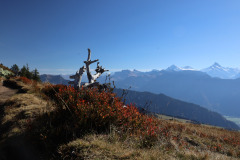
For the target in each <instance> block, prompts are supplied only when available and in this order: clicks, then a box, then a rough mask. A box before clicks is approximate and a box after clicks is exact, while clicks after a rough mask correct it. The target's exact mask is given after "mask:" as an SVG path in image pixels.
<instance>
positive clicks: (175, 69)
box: [166, 65, 182, 71]
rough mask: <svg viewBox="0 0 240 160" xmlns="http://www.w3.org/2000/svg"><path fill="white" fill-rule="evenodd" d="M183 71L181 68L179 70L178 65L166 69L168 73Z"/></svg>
mask: <svg viewBox="0 0 240 160" xmlns="http://www.w3.org/2000/svg"><path fill="white" fill-rule="evenodd" d="M181 70H182V69H181V68H179V67H178V66H176V65H171V66H170V67H168V68H167V69H166V71H181Z"/></svg>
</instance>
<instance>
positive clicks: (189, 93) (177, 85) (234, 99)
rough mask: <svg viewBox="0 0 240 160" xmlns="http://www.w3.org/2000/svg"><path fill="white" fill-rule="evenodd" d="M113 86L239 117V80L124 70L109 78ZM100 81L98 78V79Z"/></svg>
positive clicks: (190, 73)
mask: <svg viewBox="0 0 240 160" xmlns="http://www.w3.org/2000/svg"><path fill="white" fill-rule="evenodd" d="M111 79H112V80H113V81H114V82H115V85H116V87H118V88H124V89H127V88H129V87H130V86H131V90H135V91H148V92H152V93H156V94H160V93H163V94H166V95H167V96H170V97H173V98H176V99H179V100H182V101H186V102H191V103H195V104H198V105H201V106H204V107H207V108H208V109H210V110H214V111H217V112H219V113H221V114H224V115H229V116H237V117H240V110H239V106H240V79H220V78H213V77H210V76H209V75H208V74H206V73H204V72H201V71H193V70H181V71H169V70H162V71H157V70H154V71H150V72H139V71H129V70H124V71H121V72H115V73H114V74H113V75H112V78H111ZM99 81H100V82H101V79H99Z"/></svg>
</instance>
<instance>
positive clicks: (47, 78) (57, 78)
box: [40, 74, 69, 85]
mask: <svg viewBox="0 0 240 160" xmlns="http://www.w3.org/2000/svg"><path fill="white" fill-rule="evenodd" d="M40 79H41V81H42V82H50V83H52V84H64V85H68V82H69V80H66V79H64V78H63V77H62V76H61V75H49V74H42V75H40Z"/></svg>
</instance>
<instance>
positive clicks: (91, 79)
mask: <svg viewBox="0 0 240 160" xmlns="http://www.w3.org/2000/svg"><path fill="white" fill-rule="evenodd" d="M97 61H98V59H96V60H93V61H92V60H91V50H90V49H89V48H88V58H87V61H84V63H85V65H86V67H85V66H83V67H81V68H80V69H79V71H78V72H76V74H75V75H72V76H70V77H69V78H71V79H74V82H72V81H71V82H70V83H71V84H72V83H74V88H76V89H80V87H81V81H82V76H83V73H84V72H85V71H87V78H88V83H85V84H84V85H83V87H95V86H99V85H100V84H99V83H98V82H96V79H97V78H98V77H100V76H101V74H102V73H104V72H106V71H108V70H106V69H104V68H102V66H99V62H98V63H97V68H96V69H95V71H96V74H94V75H92V74H91V71H90V65H91V64H92V63H95V62H97ZM70 83H69V84H70Z"/></svg>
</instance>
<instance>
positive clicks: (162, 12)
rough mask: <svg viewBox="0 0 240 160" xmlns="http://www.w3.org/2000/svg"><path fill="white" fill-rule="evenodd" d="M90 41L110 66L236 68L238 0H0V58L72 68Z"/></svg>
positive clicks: (44, 69) (48, 69)
mask: <svg viewBox="0 0 240 160" xmlns="http://www.w3.org/2000/svg"><path fill="white" fill-rule="evenodd" d="M87 48H90V49H91V50H92V60H94V59H100V65H102V66H103V67H105V68H107V69H110V70H111V71H116V70H121V69H137V70H152V69H163V68H166V67H168V66H170V65H172V64H175V65H177V66H180V67H182V66H186V65H189V66H192V67H193V68H196V69H202V68H205V67H209V66H210V65H212V64H213V63H214V62H218V63H220V64H221V65H222V66H225V67H238V68H240V1H239V0H0V62H1V63H3V64H4V65H6V66H8V67H11V66H12V65H13V64H15V63H16V64H18V65H19V66H20V67H22V66H23V65H24V64H26V63H28V64H29V66H30V69H34V68H37V69H38V70H39V71H40V73H53V74H66V73H74V72H75V71H76V70H78V69H79V67H81V66H82V65H83V61H84V60H86V58H87ZM92 68H94V67H92Z"/></svg>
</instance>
